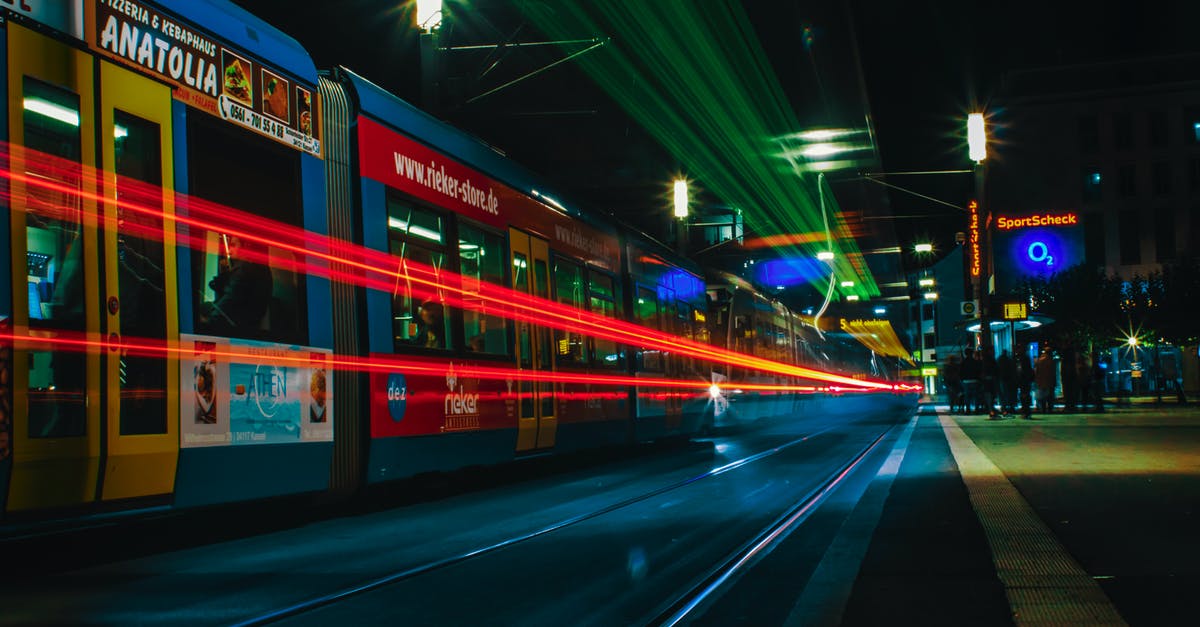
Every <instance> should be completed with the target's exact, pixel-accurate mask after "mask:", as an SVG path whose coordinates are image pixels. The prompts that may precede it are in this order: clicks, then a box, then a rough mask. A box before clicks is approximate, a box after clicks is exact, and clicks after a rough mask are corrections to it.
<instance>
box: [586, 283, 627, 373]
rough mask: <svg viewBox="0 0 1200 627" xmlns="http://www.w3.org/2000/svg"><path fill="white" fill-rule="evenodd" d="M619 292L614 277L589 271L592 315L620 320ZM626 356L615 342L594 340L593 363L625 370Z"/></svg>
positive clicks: (589, 299)
mask: <svg viewBox="0 0 1200 627" xmlns="http://www.w3.org/2000/svg"><path fill="white" fill-rule="evenodd" d="M618 302H620V297H619V294H618V292H617V291H616V290H615V289H614V282H613V278H612V276H610V275H608V274H601V273H599V272H597V271H595V270H588V303H589V306H590V308H591V311H592V313H597V314H600V315H602V316H604V317H606V318H619V317H620V313H619V309H618V308H617V303H618ZM623 357H624V354H623V352H622V351H621V349H620V347H619V346H618V345H617V343H616V342H615V341H613V340H610V339H606V338H599V337H598V338H594V339H593V341H592V363H593V364H594V365H596V366H600V367H604V368H624V367H625V360H624V359H623Z"/></svg>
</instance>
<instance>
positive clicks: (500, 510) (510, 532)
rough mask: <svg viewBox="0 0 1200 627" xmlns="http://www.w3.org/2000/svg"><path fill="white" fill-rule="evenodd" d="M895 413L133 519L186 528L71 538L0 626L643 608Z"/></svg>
mask: <svg viewBox="0 0 1200 627" xmlns="http://www.w3.org/2000/svg"><path fill="white" fill-rule="evenodd" d="M906 420H907V417H885V416H857V417H851V418H847V417H845V416H837V417H833V416H809V417H805V418H798V419H793V420H786V421H776V422H773V423H770V424H766V425H759V426H757V427H756V428H753V429H748V430H744V431H741V432H738V433H732V434H725V435H721V436H719V437H716V438H712V439H710V440H704V441H697V442H692V443H687V444H684V445H679V446H674V447H651V448H649V449H647V450H645V451H643V452H642V453H639V454H635V455H622V456H619V457H617V458H616V459H613V460H611V461H608V462H595V461H594V459H593V461H590V462H588V463H583V464H580V465H579V466H578V467H572V466H571V465H570V464H569V463H567V464H564V463H562V462H554V463H541V462H537V461H533V462H528V463H526V464H525V465H520V464H518V465H517V466H518V467H520V468H519V469H517V470H514V469H512V468H509V469H504V470H501V471H498V472H499V473H500V474H504V473H510V472H511V473H514V474H515V475H516V476H517V477H518V479H516V480H514V481H512V482H505V481H503V480H495V479H494V478H493V479H489V480H488V481H485V482H484V483H485V484H486V485H484V486H483V487H480V488H478V489H468V490H466V491H463V492H461V493H457V494H451V495H448V496H444V497H439V496H437V495H436V494H435V495H433V496H432V497H431V498H428V499H425V500H421V501H419V502H407V503H404V504H403V505H401V506H398V507H387V506H386V505H380V504H378V503H376V504H375V505H374V506H373V507H369V508H366V509H365V510H364V511H354V512H348V513H345V514H342V515H336V516H321V517H315V518H313V519H311V520H309V519H305V518H304V517H303V515H301V517H300V518H298V519H297V520H296V523H295V525H292V526H289V525H288V524H287V522H286V521H280V520H278V519H277V518H278V516H275V517H274V519H273V520H272V521H271V522H269V523H262V522H258V521H249V520H243V519H242V516H243V515H244V514H243V513H242V512H241V511H240V510H237V509H232V510H222V511H221V512H219V513H217V514H212V513H210V514H207V515H206V516H205V517H204V521H205V524H204V526H201V525H198V524H196V523H195V522H194V521H185V522H180V523H175V522H166V523H163V524H159V525H156V526H153V527H147V528H150V529H152V530H153V531H152V534H155V535H158V534H165V535H168V536H169V535H171V534H177V533H188V534H193V535H194V536H195V537H194V538H183V539H180V544H181V546H175V545H172V543H171V542H169V541H163V540H162V539H161V538H159V539H155V538H147V537H137V536H134V537H122V536H121V534H108V535H105V536H104V540H103V542H105V543H106V547H105V548H104V549H103V550H101V548H100V547H89V546H87V545H86V544H82V545H81V544H80V542H79V541H78V540H75V539H73V540H70V542H71V546H72V547H73V549H72V550H73V551H76V552H80V554H79V555H77V557H78V560H79V563H80V565H81V567H78V568H75V567H72V566H71V561H70V560H67V561H66V562H64V563H65V564H67V565H68V566H67V567H66V570H58V569H51V570H52V571H54V572H47V573H43V574H40V575H35V576H30V577H25V578H19V579H17V580H15V581H11V582H8V583H6V584H5V585H4V586H3V588H2V589H0V603H2V604H3V606H4V607H5V608H6V611H4V612H2V613H0V624H47V623H57V624H63V623H73V624H75V623H87V624H135V623H136V624H172V625H180V624H186V625H209V624H231V623H238V622H241V621H247V620H253V619H256V618H261V617H264V616H268V615H270V613H271V612H274V611H277V610H280V609H284V608H289V607H293V606H297V605H299V606H301V607H302V608H303V609H304V611H303V612H300V613H298V614H297V615H295V616H291V617H289V618H287V619H285V621H284V622H294V623H306V624H380V623H387V624H396V623H403V624H417V625H420V624H439V625H445V624H493V625H501V624H522V625H539V624H555V625H561V624H640V623H645V622H649V621H651V620H653V619H654V617H655V616H657V615H658V614H659V613H661V612H662V611H663V610H665V609H666V607H667V606H668V605H669V604H670V603H672V602H674V600H675V599H676V598H678V596H679V595H681V594H682V593H683V592H685V591H687V590H689V589H690V588H691V587H693V586H694V585H695V584H696V583H697V582H698V581H699V580H700V578H702V577H703V576H705V575H707V574H708V573H709V572H710V571H711V569H712V568H713V567H714V566H715V565H716V564H719V563H720V562H721V561H722V560H724V559H725V558H727V557H728V556H729V555H730V554H731V553H733V552H735V551H736V550H738V549H739V548H740V547H742V546H743V545H745V544H746V542H747V541H748V540H749V539H750V538H752V537H754V536H755V535H756V534H758V533H760V532H761V531H762V530H763V528H764V527H767V526H769V525H770V524H771V523H772V521H774V520H776V519H777V518H779V517H780V516H781V515H782V514H783V513H784V512H786V511H787V510H788V509H789V508H790V507H792V506H794V505H795V504H796V503H797V502H798V501H800V500H803V499H804V498H805V497H806V496H807V495H810V494H812V493H813V491H814V490H815V489H816V488H818V487H820V485H822V484H823V483H824V482H825V481H826V480H828V479H829V477H830V475H831V473H833V472H834V471H836V470H837V469H838V468H840V467H841V466H842V465H844V464H845V463H846V461H847V460H848V459H850V458H853V457H854V456H855V455H857V454H858V453H859V452H861V451H862V450H863V449H864V448H865V447H867V446H868V445H870V444H871V443H872V442H874V441H875V440H877V439H878V438H879V437H880V436H881V435H885V436H886V440H887V445H885V446H881V447H879V449H878V450H879V453H877V454H875V455H873V457H872V459H871V462H870V464H871V465H873V467H870V468H865V469H864V470H863V473H864V475H863V476H873V475H874V474H875V471H876V470H877V469H878V467H879V465H881V464H882V463H883V461H884V459H885V457H886V453H887V451H888V450H890V444H891V443H892V442H894V441H895V439H896V438H897V437H898V433H899V432H900V430H901V429H900V427H901V426H902V425H903V423H904V422H905V421H906ZM539 470H545V471H546V472H545V475H544V476H539ZM714 471H715V472H714ZM860 483H861V482H860ZM862 485H865V483H863V484H862ZM860 487H861V486H860ZM401 500H403V499H401ZM258 514H264V515H265V513H264V512H261V511H260V512H258ZM245 515H248V514H245ZM268 517H269V516H268ZM831 524H833V523H831ZM239 526H245V527H246V528H247V529H248V530H249V531H248V533H246V534H238V533H237V529H238V527H239ZM836 526H837V525H836V524H833V526H832V527H830V529H836ZM210 534H211V537H212V541H206V536H209V535H210ZM825 536H826V537H829V538H831V537H832V533H826V534H825ZM147 540H150V541H151V544H156V545H157V546H161V547H162V550H146V549H144V548H142V545H143V544H144V543H145V542H146V541H147ZM114 543H115V546H114ZM92 550H95V551H97V552H98V553H102V554H103V555H105V556H106V557H104V558H100V559H89V556H88V555H87V553H88V552H89V551H92ZM125 551H128V552H129V553H130V554H142V553H145V554H142V555H140V556H138V557H134V558H133V559H120V557H121V555H122V554H123V552H125ZM473 553H474V555H472V554H473ZM820 553H821V552H820V551H814V552H813V557H814V559H815V558H818V557H819V555H820ZM807 568H808V570H810V571H811V570H812V569H813V568H815V566H814V565H809V566H808V567H807ZM845 584H846V586H849V584H850V582H849V581H847V582H845ZM363 586H366V589H365V590H363V591H362V592H359V593H355V594H350V595H348V596H345V597H338V598H336V599H333V600H331V601H330V602H329V603H326V604H318V605H316V606H305V604H306V603H311V602H312V601H313V600H314V599H319V598H321V597H323V596H325V595H331V594H335V595H336V594H338V593H344V592H347V591H353V590H355V589H356V588H361V587H363Z"/></svg>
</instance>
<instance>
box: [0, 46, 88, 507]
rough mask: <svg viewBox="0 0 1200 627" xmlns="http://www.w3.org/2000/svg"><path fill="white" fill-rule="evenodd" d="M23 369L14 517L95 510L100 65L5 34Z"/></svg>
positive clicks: (17, 393) (18, 384) (16, 312)
mask: <svg viewBox="0 0 1200 627" xmlns="http://www.w3.org/2000/svg"><path fill="white" fill-rule="evenodd" d="M6 29H7V35H8V51H7V52H8V68H7V69H8V76H7V81H8V95H9V97H8V126H9V137H10V138H11V140H10V141H11V142H12V147H11V148H10V149H9V153H10V155H9V156H10V159H9V167H10V168H11V170H12V173H13V178H12V180H11V187H10V189H11V198H12V200H11V204H10V208H11V212H10V225H9V226H10V229H11V234H12V238H11V244H12V246H11V251H12V252H11V254H12V273H13V276H12V280H13V285H14V289H13V302H12V305H13V316H12V322H13V330H14V332H15V334H16V335H17V336H18V337H22V336H28V337H29V338H30V340H29V341H28V342H27V343H24V344H18V345H17V347H16V348H17V351H16V353H15V357H16V358H15V359H14V364H13V373H12V374H13V380H12V384H13V389H14V394H13V417H14V420H13V440H12V460H13V463H12V475H11V478H10V482H9V492H8V502H7V510H8V511H10V512H18V511H30V510H43V509H51V508H62V507H70V506H76V505H82V504H85V503H89V502H91V501H94V500H95V499H96V494H97V491H98V487H99V484H98V481H99V475H100V456H101V438H102V435H103V434H102V433H101V429H100V416H101V413H100V409H101V404H100V351H99V349H97V348H96V345H97V344H98V341H99V339H100V335H99V333H98V327H99V322H100V308H99V304H98V299H99V296H98V292H99V290H98V270H99V269H98V268H97V264H96V260H97V259H99V254H98V251H97V246H98V241H97V218H96V215H97V209H96V200H95V198H96V193H97V187H98V185H97V181H96V178H97V177H96V175H95V169H94V166H95V165H96V145H95V140H96V121H95V115H94V111H95V101H94V93H95V91H94V82H93V60H92V57H91V56H90V55H88V54H86V53H84V52H81V51H79V50H77V49H75V48H72V47H71V46H68V45H66V44H64V43H62V42H59V41H56V40H54V39H51V38H49V37H46V36H43V35H40V34H37V33H34V32H33V31H31V30H28V29H25V28H23V27H21V26H20V25H18V24H15V23H13V22H9V23H8V24H7V27H6Z"/></svg>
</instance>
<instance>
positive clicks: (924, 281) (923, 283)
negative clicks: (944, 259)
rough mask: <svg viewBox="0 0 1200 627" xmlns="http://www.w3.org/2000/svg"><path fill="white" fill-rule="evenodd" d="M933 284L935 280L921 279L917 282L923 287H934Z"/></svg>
mask: <svg viewBox="0 0 1200 627" xmlns="http://www.w3.org/2000/svg"><path fill="white" fill-rule="evenodd" d="M933 284H934V280H933V279H921V280H919V281H917V285H920V286H921V287H933Z"/></svg>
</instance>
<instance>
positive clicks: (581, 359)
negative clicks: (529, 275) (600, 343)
mask: <svg viewBox="0 0 1200 627" xmlns="http://www.w3.org/2000/svg"><path fill="white" fill-rule="evenodd" d="M554 293H555V296H556V298H557V301H558V302H559V303H562V304H563V305H567V306H568V307H572V308H574V309H576V310H579V309H583V307H584V302H585V301H584V289H583V268H581V267H580V266H579V265H578V264H575V263H571V262H569V261H566V260H565V259H561V258H556V259H555V260H554ZM554 343H555V350H554V354H555V355H556V361H557V363H558V365H560V366H563V365H575V366H582V365H585V364H586V363H587V352H586V351H585V350H584V338H583V335H582V334H581V333H579V332H576V331H568V330H565V329H555V330H554Z"/></svg>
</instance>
